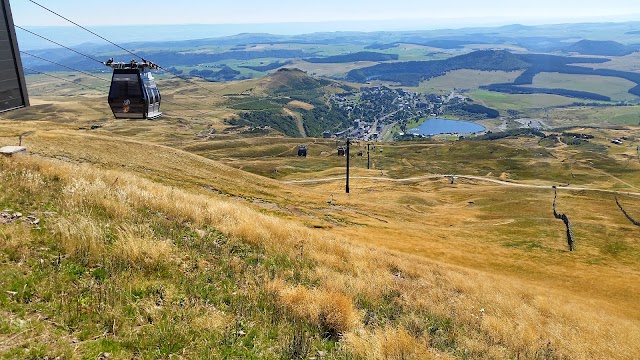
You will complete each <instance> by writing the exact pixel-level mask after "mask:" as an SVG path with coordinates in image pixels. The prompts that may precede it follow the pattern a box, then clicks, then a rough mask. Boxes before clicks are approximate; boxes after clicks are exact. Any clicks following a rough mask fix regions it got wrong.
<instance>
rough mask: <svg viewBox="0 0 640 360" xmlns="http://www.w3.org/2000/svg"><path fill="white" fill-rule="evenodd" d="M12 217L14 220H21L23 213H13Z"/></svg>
mask: <svg viewBox="0 0 640 360" xmlns="http://www.w3.org/2000/svg"><path fill="white" fill-rule="evenodd" d="M12 217H13V218H14V219H19V218H21V217H22V213H19V212H14V213H13V215H12Z"/></svg>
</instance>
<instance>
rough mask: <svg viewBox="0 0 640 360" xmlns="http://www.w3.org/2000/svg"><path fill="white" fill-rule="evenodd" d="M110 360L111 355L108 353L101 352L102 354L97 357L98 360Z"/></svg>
mask: <svg viewBox="0 0 640 360" xmlns="http://www.w3.org/2000/svg"><path fill="white" fill-rule="evenodd" d="M109 358H111V353H108V352H103V353H102V354H100V355H98V360H106V359H109Z"/></svg>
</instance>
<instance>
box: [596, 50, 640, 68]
mask: <svg viewBox="0 0 640 360" xmlns="http://www.w3.org/2000/svg"><path fill="white" fill-rule="evenodd" d="M610 59H611V61H608V62H605V63H602V64H589V67H592V68H594V69H612V70H621V71H636V72H637V71H640V52H635V53H633V54H630V55H627V56H613V57H611V58H610Z"/></svg>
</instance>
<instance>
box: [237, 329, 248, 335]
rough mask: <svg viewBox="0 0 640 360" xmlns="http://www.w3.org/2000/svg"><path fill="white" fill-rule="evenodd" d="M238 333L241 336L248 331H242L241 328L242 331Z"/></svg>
mask: <svg viewBox="0 0 640 360" xmlns="http://www.w3.org/2000/svg"><path fill="white" fill-rule="evenodd" d="M238 335H240V336H245V335H247V333H246V332H244V331H242V330H240V331H238Z"/></svg>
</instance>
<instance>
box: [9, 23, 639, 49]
mask: <svg viewBox="0 0 640 360" xmlns="http://www.w3.org/2000/svg"><path fill="white" fill-rule="evenodd" d="M628 17H629V18H633V16H631V15H629V16H628ZM634 20H635V19H634ZM633 22H636V21H629V20H628V19H622V18H621V19H620V20H619V21H600V22H595V21H585V22H577V23H570V22H568V23H567V22H558V23H544V22H543V23H539V24H538V23H516V22H499V21H496V22H495V23H491V24H489V23H487V24H485V25H481V24H474V23H472V22H469V21H466V20H464V19H459V20H458V23H455V24H454V23H452V24H450V26H446V25H439V24H438V23H436V22H432V21H425V20H413V21H404V22H397V21H393V20H387V21H323V22H283V23H264V24H154V25H116V26H111V25H100V26H89V28H90V29H93V30H94V31H96V32H98V33H99V34H100V35H102V36H105V37H107V38H109V39H110V40H112V41H116V42H119V43H127V42H140V41H145V42H153V41H184V40H195V39H206V38H218V37H226V36H233V35H238V34H243V33H268V34H272V35H304V34H312V33H324V32H385V31H389V32H393V31H447V30H451V31H458V30H466V29H490V28H496V27H501V26H508V25H526V26H541V27H544V26H549V27H552V26H562V25H565V24H583V23H615V24H624V23H633ZM25 28H27V29H30V30H33V31H34V32H36V33H39V34H42V35H46V36H47V37H48V38H50V39H52V40H54V41H58V42H62V43H64V44H65V45H67V46H76V45H80V44H85V43H94V44H101V43H103V41H102V40H100V39H99V38H97V37H95V36H94V35H91V34H90V33H88V32H86V31H84V30H82V29H80V28H78V27H76V26H74V25H58V26H56V25H48V26H25ZM17 35H18V41H19V44H20V48H21V49H23V50H35V49H45V48H52V47H56V46H55V45H54V44H52V43H50V42H48V41H45V40H43V39H40V38H38V37H36V36H34V35H31V34H29V33H26V32H24V31H22V30H21V29H17Z"/></svg>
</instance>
